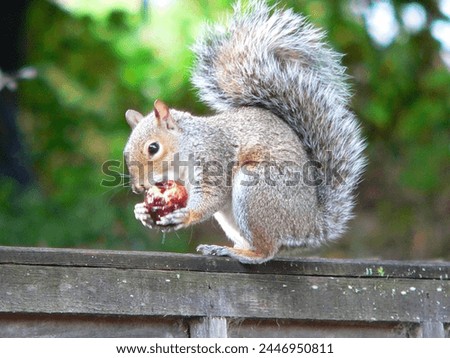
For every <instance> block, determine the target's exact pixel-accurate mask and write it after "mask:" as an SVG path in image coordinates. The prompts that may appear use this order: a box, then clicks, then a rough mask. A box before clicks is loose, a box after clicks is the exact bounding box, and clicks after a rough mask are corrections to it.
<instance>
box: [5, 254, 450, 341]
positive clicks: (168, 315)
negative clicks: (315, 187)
mask: <svg viewBox="0 0 450 358" xmlns="http://www.w3.org/2000/svg"><path fill="white" fill-rule="evenodd" d="M449 331H450V262H393V261H366V260H365V261H359V260H358V261H357V260H323V259H311V258H307V259H294V260H287V259H279V260H275V261H272V262H269V263H267V264H263V265H255V266H252V265H242V264H239V263H238V262H236V261H234V260H231V259H228V258H221V257H218V258H216V257H203V256H199V255H187V254H169V253H154V252H149V253H142V252H138V253H137V252H117V251H92V250H70V249H64V250H59V249H41V248H14V247H0V337H449V336H450V333H449Z"/></svg>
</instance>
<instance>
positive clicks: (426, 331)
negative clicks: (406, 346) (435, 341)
mask: <svg viewBox="0 0 450 358" xmlns="http://www.w3.org/2000/svg"><path fill="white" fill-rule="evenodd" d="M420 333H421V334H420V335H421V337H423V338H445V330H444V324H443V323H442V322H436V321H425V322H422V323H421V324H420Z"/></svg>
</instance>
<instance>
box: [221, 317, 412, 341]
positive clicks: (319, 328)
mask: <svg viewBox="0 0 450 358" xmlns="http://www.w3.org/2000/svg"><path fill="white" fill-rule="evenodd" d="M416 327H418V325H415V324H402V323H396V322H390V323H387V322H337V321H332V322H330V321H328V322H326V321H325V322H321V321H293V320H281V319H279V320H267V319H265V320H255V319H244V320H243V319H237V320H230V322H229V325H228V335H229V337H231V338H243V337H247V338H259V337H265V338H290V337H293V338H298V337H302V338H348V337H358V338H382V337H383V338H407V337H411V331H413V330H415V328H416Z"/></svg>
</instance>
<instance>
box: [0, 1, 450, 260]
mask: <svg viewBox="0 0 450 358" xmlns="http://www.w3.org/2000/svg"><path fill="white" fill-rule="evenodd" d="M75 3H77V4H78V6H77V7H76V8H63V7H60V6H58V5H55V4H54V3H52V2H47V1H37V2H32V5H31V8H30V9H29V14H28V20H27V27H26V36H27V41H26V43H27V46H28V48H27V52H28V59H27V64H29V65H32V66H34V67H36V68H37V69H38V71H39V77H38V79H36V80H34V81H29V82H26V83H23V85H21V88H20V96H21V101H20V103H21V106H20V111H21V115H20V125H21V128H22V131H23V133H24V135H25V138H26V144H27V146H28V148H29V152H30V156H31V160H32V163H33V169H34V171H35V173H36V176H37V182H36V183H35V185H33V186H32V187H31V188H27V189H25V190H23V189H21V188H18V187H16V186H15V185H14V183H11V182H8V181H5V180H2V184H1V186H0V202H1V203H2V205H1V207H0V231H1V232H3V235H2V236H1V239H0V244H2V245H32V246H35V245H40V246H64V247H67V246H77V247H80V246H81V247H99V248H115V249H138V250H144V249H145V250H168V251H187V250H192V248H193V246H194V245H195V244H196V243H197V242H198V241H203V242H204V241H213V239H212V238H209V237H206V238H205V237H201V235H200V232H197V233H195V234H194V233H193V232H192V231H190V230H188V231H186V232H178V233H176V234H171V235H168V236H167V238H164V237H162V235H161V234H158V233H155V232H150V231H148V230H145V229H144V228H143V227H141V225H140V224H139V223H138V222H136V221H135V219H134V216H133V209H132V208H133V205H134V204H135V203H136V202H137V201H139V200H140V199H139V198H138V197H137V196H135V195H132V193H131V191H130V189H129V188H128V187H127V186H126V177H124V178H123V179H124V180H122V183H121V184H120V185H116V186H105V185H101V183H102V180H110V179H111V178H110V177H108V176H107V175H106V174H105V173H103V172H102V168H104V167H103V164H104V163H105V162H107V161H108V160H116V161H118V162H119V163H121V164H120V165H119V166H118V169H119V171H120V172H122V174H125V173H124V170H125V169H124V167H123V163H122V150H123V147H124V144H125V142H126V139H127V136H128V134H129V128H128V127H127V125H126V123H125V121H124V118H123V117H124V115H123V114H124V112H125V111H126V110H127V109H128V108H135V109H137V110H140V111H143V112H148V111H150V110H151V109H152V102H153V101H154V100H155V99H156V98H161V99H163V100H165V101H167V102H168V103H169V104H170V105H171V106H173V107H176V108H181V109H185V110H189V111H191V112H194V113H197V114H202V113H205V111H206V109H205V107H204V106H203V105H202V104H200V103H198V100H197V97H196V95H195V92H194V91H193V89H192V87H191V85H190V83H189V69H190V67H191V66H192V54H191V52H190V51H189V46H190V45H191V44H192V43H193V41H194V39H195V36H196V34H197V33H198V31H199V30H200V24H201V23H202V22H204V20H205V19H208V20H210V21H215V20H218V19H222V18H223V17H224V15H225V14H226V13H227V12H229V11H230V8H231V7H230V3H231V2H230V1H225V0H222V1H214V2H212V1H194V0H186V1H184V0H183V1H177V2H175V5H174V6H171V7H167V8H158V7H150V11H149V14H148V16H147V17H145V16H143V15H142V11H132V10H129V7H127V6H128V5H126V3H127V2H123V4H125V5H123V8H107V7H101V6H99V5H97V6H94V5H95V4H94V3H96V2H95V1H89V2H88V1H85V2H75ZM107 3H108V2H106V3H105V2H104V5H105V4H107ZM281 3H282V4H283V5H286V6H289V7H294V9H295V10H296V11H300V12H303V13H305V14H306V15H307V16H308V17H309V18H310V20H311V21H312V22H313V23H314V24H316V25H318V26H321V27H323V28H325V29H326V30H327V37H328V40H329V42H330V43H331V44H332V46H333V47H335V48H337V49H338V50H339V51H340V52H342V53H345V54H346V55H345V57H344V63H345V65H346V66H347V67H348V68H349V74H350V75H351V76H352V79H351V82H352V84H353V88H354V93H355V96H354V100H353V109H354V111H355V112H356V113H357V115H358V116H359V117H360V118H361V120H362V122H363V129H364V132H365V135H366V136H367V138H368V141H369V143H370V146H369V149H368V151H367V155H368V157H369V167H368V172H367V174H366V176H365V181H364V183H363V185H362V187H361V189H360V197H359V203H360V207H359V213H358V216H357V219H356V220H355V221H354V223H353V224H352V227H353V229H352V230H351V231H350V233H349V234H348V235H347V237H346V239H344V240H342V241H341V242H340V244H338V245H334V246H332V247H329V248H328V249H327V251H325V252H322V254H324V255H333V256H374V255H376V256H382V257H394V258H410V257H414V258H422V257H446V258H449V257H450V240H449V239H450V237H449V236H450V234H449V232H448V226H447V225H448V224H447V225H446V220H448V213H449V212H448V210H449V208H450V203H449V201H448V197H449V196H450V195H449V194H450V186H449V185H450V184H449V183H450V178H449V172H450V171H449V147H448V143H449V117H450V115H449V114H450V108H449V107H450V93H449V89H450V74H449V71H448V68H446V67H445V65H444V64H443V62H442V60H441V58H440V55H439V51H440V45H439V43H438V42H437V41H436V40H435V39H434V38H433V37H432V36H431V32H430V24H432V23H433V21H435V20H436V19H442V18H444V17H443V15H442V14H441V13H440V11H439V9H438V8H437V6H436V4H435V3H434V2H424V3H423V4H422V6H423V8H424V9H425V10H426V12H427V21H428V22H427V26H425V27H424V28H423V29H422V30H420V31H418V32H415V33H411V32H408V31H407V30H406V29H405V28H404V26H403V25H402V24H401V23H400V30H399V34H398V36H397V37H396V38H395V40H394V41H393V42H392V43H391V44H390V45H387V46H381V45H379V44H377V43H375V42H374V41H373V39H372V38H371V36H370V35H369V33H368V31H367V28H366V26H365V21H364V18H363V17H362V16H361V15H357V14H355V13H353V12H352V11H350V10H349V9H350V7H349V3H350V1H339V2H338V1H332V0H328V1H315V0H309V1H308V0H304V1H281ZM407 3H408V2H407V1H396V2H395V4H394V5H395V15H396V18H397V19H400V17H401V11H402V9H403V6H404V5H405V4H407ZM83 4H84V5H83ZM98 4H100V2H98ZM150 4H152V2H150ZM105 6H106V5H105ZM107 6H110V7H111V5H107ZM127 9H128V10H127ZM446 21H448V20H446ZM117 175H119V174H117ZM119 178H121V177H120V176H119ZM197 230H198V229H197ZM191 237H195V239H196V240H195V242H194V241H193V240H191ZM197 240H198V241H197Z"/></svg>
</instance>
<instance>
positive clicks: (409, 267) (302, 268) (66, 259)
mask: <svg viewBox="0 0 450 358" xmlns="http://www.w3.org/2000/svg"><path fill="white" fill-rule="evenodd" d="M2 264H18V265H20V264H25V265H36V266H72V267H97V268H118V269H121V268H123V269H144V270H162V271H180V270H181V271H202V272H229V273H246V274H252V273H255V274H280V275H304V276H335V277H339V276H345V277H367V278H369V277H374V278H380V277H389V278H410V279H438V280H450V262H446V261H389V260H367V259H364V260H358V259H352V260H347V259H345V260H343V259H322V258H277V259H275V260H273V261H270V262H267V263H265V264H261V265H243V264H241V263H239V262H237V261H236V260H233V259H230V258H226V257H211V256H209V257H208V256H201V255H195V254H178V253H167V252H136V251H108V250H83V249H56V248H32V247H7V246H0V265H2Z"/></svg>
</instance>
